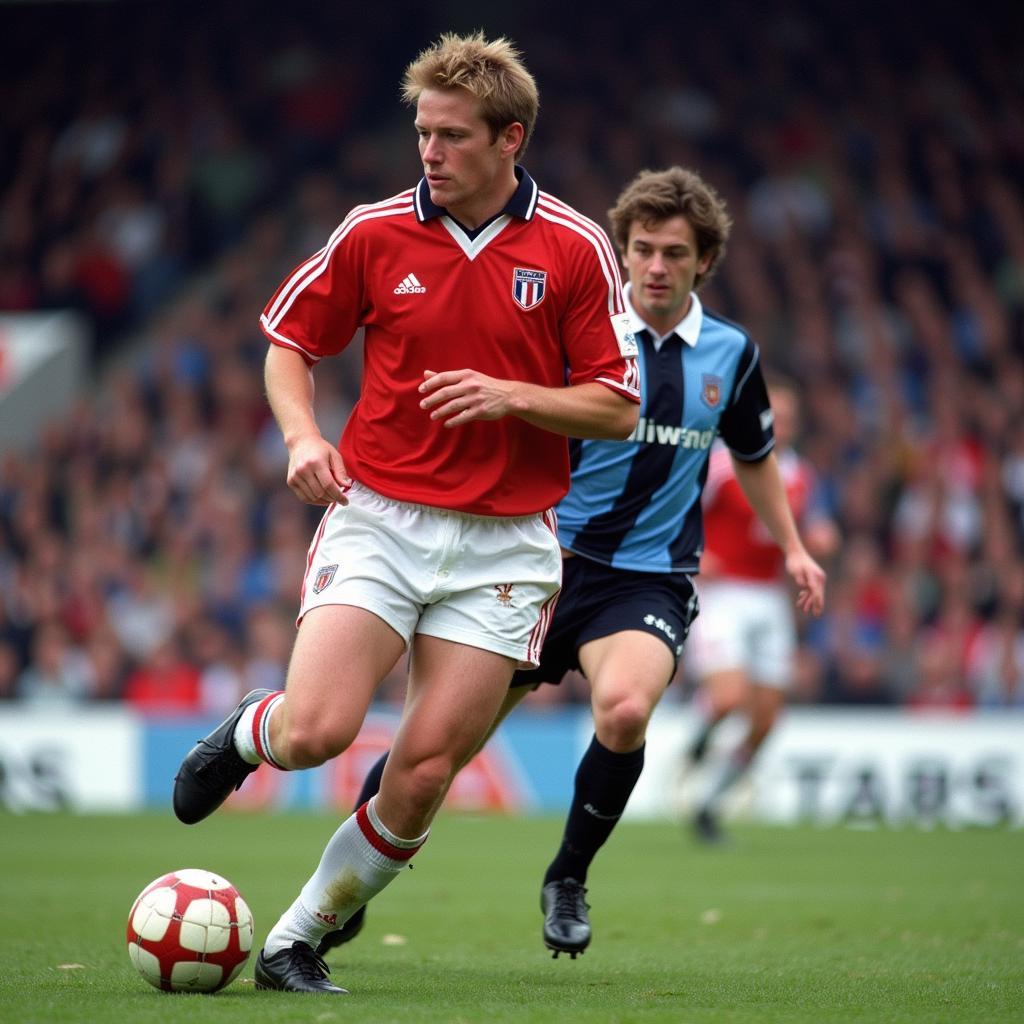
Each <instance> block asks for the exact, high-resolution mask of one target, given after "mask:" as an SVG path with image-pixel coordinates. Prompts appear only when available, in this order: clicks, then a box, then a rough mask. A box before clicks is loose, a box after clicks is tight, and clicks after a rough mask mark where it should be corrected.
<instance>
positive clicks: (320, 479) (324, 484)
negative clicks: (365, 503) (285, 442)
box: [287, 434, 352, 505]
mask: <svg viewBox="0 0 1024 1024" xmlns="http://www.w3.org/2000/svg"><path fill="white" fill-rule="evenodd" d="M287 482H288V486H289V487H290V488H291V489H292V492H293V493H294V494H295V495H296V497H298V498H299V499H301V500H302V501H304V502H306V503H307V504H309V505H331V504H334V503H335V502H337V503H338V504H339V505H347V504H348V498H347V497H346V496H345V494H346V492H347V491H348V489H349V488H350V487H351V486H352V480H351V479H350V477H349V475H348V473H347V472H346V470H345V463H344V462H343V461H342V458H341V452H339V451H338V449H337V448H335V447H334V445H333V444H330V443H328V442H327V441H325V440H324V439H323V438H322V437H321V436H320V435H319V434H317V435H315V436H314V435H310V436H307V437H302V438H299V439H298V440H296V441H295V442H293V443H292V444H291V445H290V446H289V448H288V476H287Z"/></svg>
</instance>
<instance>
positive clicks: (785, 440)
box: [689, 378, 839, 842]
mask: <svg viewBox="0 0 1024 1024" xmlns="http://www.w3.org/2000/svg"><path fill="white" fill-rule="evenodd" d="M768 394H769V397H770V399H771V407H772V414H773V417H774V428H775V444H776V453H777V457H778V464H779V472H780V473H781V475H782V481H783V485H784V486H785V489H786V497H787V499H788V501H789V505H790V508H791V509H792V512H793V518H794V519H795V520H796V522H797V523H798V525H799V526H800V532H801V534H802V536H803V538H804V543H805V545H806V547H807V549H808V551H810V552H811V554H812V555H813V556H814V557H815V558H819V559H820V558H827V557H828V556H829V555H831V554H832V553H833V552H834V551H835V550H836V547H837V546H838V543H839V535H838V532H837V530H836V527H835V524H834V523H833V522H832V520H831V519H830V518H829V517H828V515H827V513H826V511H825V510H824V508H823V506H822V504H821V502H820V500H819V496H818V494H817V493H816V486H815V475H814V471H813V469H812V468H811V466H810V465H809V464H808V462H807V461H806V460H805V459H803V458H801V457H800V456H799V455H798V454H797V453H796V452H795V451H794V450H793V448H792V443H793V441H794V439H795V437H796V434H797V432H798V422H799V398H798V396H797V392H796V389H795V387H794V386H793V384H791V383H790V382H788V381H784V380H782V379H781V378H780V379H774V380H769V385H768ZM737 470H738V471H739V475H737ZM746 470H747V467H745V466H744V465H743V464H742V463H736V461H735V460H733V459H732V458H730V456H729V453H728V451H726V450H725V449H724V448H721V449H718V448H716V449H715V450H714V451H713V452H712V454H711V461H710V465H709V469H708V478H707V482H706V483H705V485H704V499H703V505H704V517H705V518H704V534H705V540H704V553H703V555H702V556H701V563H700V582H699V585H698V593H699V596H700V610H701V611H700V617H699V618H698V619H697V621H696V623H695V624H694V627H693V629H692V631H691V635H690V647H689V653H690V663H691V666H692V668H693V670H694V671H695V672H696V674H697V677H698V679H699V682H700V693H699V695H698V698H697V700H696V701H695V702H694V703H695V706H696V707H697V709H698V711H697V713H698V715H699V725H698V729H697V734H696V736H695V738H694V740H693V743H692V746H691V748H690V750H689V758H690V760H691V762H693V763H700V762H701V761H703V760H704V758H705V755H706V754H707V750H708V744H709V741H710V739H711V735H712V733H713V731H714V729H715V727H716V726H717V725H718V724H719V723H720V722H721V721H722V720H723V719H724V718H725V717H726V716H727V715H730V714H732V713H733V712H734V711H741V710H742V711H744V712H745V713H746V714H747V716H748V721H749V724H748V728H747V732H746V735H745V736H744V738H743V740H742V741H741V742H740V744H739V746H738V747H736V749H735V750H733V751H732V752H731V754H730V755H729V757H728V758H727V760H726V761H725V763H724V764H723V765H722V766H721V769H720V770H719V771H718V773H717V775H716V776H715V777H714V779H713V780H712V782H711V785H710V787H709V788H708V790H707V792H706V794H705V796H704V798H703V799H702V801H701V803H700V806H699V807H698V809H697V812H696V814H695V817H694V828H695V830H696V833H697V835H698V836H699V837H700V838H702V839H705V840H707V841H709V842H717V841H720V840H721V839H722V838H723V837H722V833H721V829H720V826H719V821H718V819H719V810H718V809H719V806H720V803H721V801H722V798H723V797H724V795H725V794H726V792H727V791H728V790H729V789H730V788H731V787H732V786H733V785H734V784H735V783H736V782H737V781H738V780H739V779H740V778H741V777H742V776H743V775H744V774H745V773H746V771H747V769H748V768H749V766H750V763H751V761H752V760H753V757H754V755H755V754H756V753H757V751H758V749H759V748H760V747H761V745H762V744H763V743H764V740H765V737H767V735H768V733H769V732H770V731H771V729H772V726H773V725H774V724H775V721H776V719H777V718H778V715H779V710H780V708H781V707H782V702H783V694H784V692H785V689H786V687H787V686H789V684H790V682H791V680H792V677H793V671H794V655H795V652H796V625H795V622H794V617H793V612H792V601H791V598H790V593H789V586H788V583H787V580H786V559H785V556H784V555H783V553H782V551H781V550H780V549H779V547H778V545H777V544H776V543H775V542H774V541H773V540H772V537H771V535H770V534H769V533H768V531H767V530H766V529H765V527H764V525H763V524H762V523H761V521H760V519H758V517H757V515H756V514H755V513H754V510H753V508H751V505H750V502H749V501H748V500H747V498H746V496H745V494H744V491H743V486H742V484H743V480H744V474H745V472H746Z"/></svg>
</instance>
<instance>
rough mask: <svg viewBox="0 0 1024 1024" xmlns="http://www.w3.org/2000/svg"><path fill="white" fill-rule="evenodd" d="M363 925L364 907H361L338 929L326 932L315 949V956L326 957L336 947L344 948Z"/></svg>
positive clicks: (364, 919)
mask: <svg viewBox="0 0 1024 1024" xmlns="http://www.w3.org/2000/svg"><path fill="white" fill-rule="evenodd" d="M365 923H366V907H365V906H362V907H360V908H359V909H358V910H357V911H356V912H355V913H354V914H353V915H352V916H351V917H350V918H349V919H348V920H347V921H346V922H345V923H344V924H343V925H342V926H341V927H340V928H335V929H334V931H333V932H328V933H327V934H326V935H325V936H324V937H323V938H322V939H321V940H320V945H319V946H317V947H316V955H317V956H327V954H328V953H329V952H330V951H331V950H332V949H334V948H336V947H337V946H344V945H345V943H346V942H351V941H352V940H353V939H354V938H355V937H356V936H357V935H358V934H359V933H360V932H361V931H362V930H363V925H364V924H365Z"/></svg>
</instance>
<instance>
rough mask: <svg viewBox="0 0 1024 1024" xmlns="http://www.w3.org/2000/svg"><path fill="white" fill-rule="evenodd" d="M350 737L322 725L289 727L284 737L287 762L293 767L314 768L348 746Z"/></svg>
mask: <svg viewBox="0 0 1024 1024" xmlns="http://www.w3.org/2000/svg"><path fill="white" fill-rule="evenodd" d="M351 739H352V738H351V737H350V736H347V735H345V734H344V733H343V732H339V731H338V730H332V729H328V728H324V727H322V726H313V727H303V726H297V725H293V726H291V727H289V729H288V732H287V734H286V738H285V749H286V751H287V763H288V765H289V767H293V768H315V767H317V766H318V765H321V764H324V763H325V762H327V761H329V760H330V759H331V758H332V757H337V756H338V754H340V753H341V752H342V751H343V750H345V749H346V747H348V745H349V743H350V742H351Z"/></svg>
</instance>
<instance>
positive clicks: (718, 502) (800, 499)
mask: <svg viewBox="0 0 1024 1024" xmlns="http://www.w3.org/2000/svg"><path fill="white" fill-rule="evenodd" d="M779 474H780V476H781V477H782V484H783V487H784V488H785V490H786V500H787V501H788V502H789V507H790V510H791V511H792V513H793V518H794V520H795V521H796V522H797V524H799V525H800V526H806V525H807V524H808V523H811V522H813V521H815V520H816V519H820V518H824V517H826V516H827V513H826V511H825V508H824V503H823V501H822V500H821V494H820V489H819V488H818V486H817V477H816V475H815V473H814V470H813V469H812V468H811V465H810V463H808V462H807V461H806V460H805V459H803V458H801V457H800V456H799V455H798V454H797V453H796V452H795V451H793V450H792V449H791V448H790V449H787V450H786V451H784V452H782V453H781V454H780V455H779ZM703 505H704V518H705V521H706V523H707V528H706V540H705V550H706V551H707V552H708V554H709V555H714V556H715V563H716V569H715V571H716V573H717V574H718V575H721V576H727V577H730V578H732V579H739V580H759V581H768V580H779V579H782V578H783V576H784V572H785V559H784V558H783V554H782V550H781V549H780V548H779V546H778V544H776V543H775V540H774V539H773V538H772V535H771V534H770V533H769V532H768V527H767V526H765V525H764V523H762V522H761V520H760V519H759V518H758V517H757V515H756V513H755V512H754V510H753V508H751V506H750V502H749V501H747V497H746V495H745V494H744V493H743V488H742V487H740V484H739V481H738V480H737V479H736V474H735V472H734V471H733V466H732V460H731V459H730V458H729V453H728V452H727V451H725V450H724V449H716V450H714V451H713V452H712V453H711V463H710V468H709V471H708V479H707V484H706V485H705V487H704V500H703Z"/></svg>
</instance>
